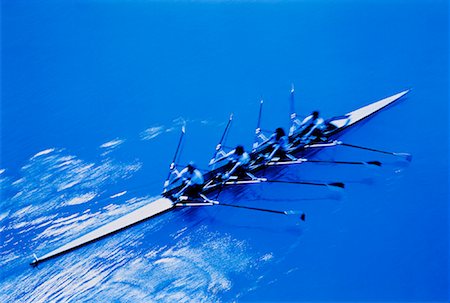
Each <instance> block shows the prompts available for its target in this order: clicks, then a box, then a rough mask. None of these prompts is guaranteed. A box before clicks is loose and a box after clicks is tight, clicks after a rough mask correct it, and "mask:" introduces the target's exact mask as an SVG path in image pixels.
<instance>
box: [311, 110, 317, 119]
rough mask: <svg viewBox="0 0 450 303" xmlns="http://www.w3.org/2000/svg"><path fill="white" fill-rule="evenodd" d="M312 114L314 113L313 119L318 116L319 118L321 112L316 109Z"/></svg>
mask: <svg viewBox="0 0 450 303" xmlns="http://www.w3.org/2000/svg"><path fill="white" fill-rule="evenodd" d="M311 115H312V117H313V119H317V118H319V112H318V111H316V110H315V111H313V112H312V114H311Z"/></svg>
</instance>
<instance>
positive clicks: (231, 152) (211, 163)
mask: <svg viewBox="0 0 450 303" xmlns="http://www.w3.org/2000/svg"><path fill="white" fill-rule="evenodd" d="M233 153H234V149H233V150H232V151H230V152H228V153H227V154H225V155H223V156H222V157H220V158H219V159H216V160H214V161H210V162H209V165H213V164H215V163H218V162H221V161H223V160H226V159H228V158H229V157H230V156H231V155H232V154H233Z"/></svg>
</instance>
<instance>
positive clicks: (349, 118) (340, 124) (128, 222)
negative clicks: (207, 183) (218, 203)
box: [31, 90, 409, 265]
mask: <svg viewBox="0 0 450 303" xmlns="http://www.w3.org/2000/svg"><path fill="white" fill-rule="evenodd" d="M408 92H409V90H405V91H403V92H401V93H398V94H395V95H393V96H390V97H387V98H385V99H382V100H380V101H377V102H374V103H371V104H369V105H367V106H364V107H362V108H360V109H357V110H355V111H352V112H350V113H348V114H346V115H344V116H340V117H335V118H332V119H330V120H329V121H328V125H331V127H332V129H330V130H329V131H328V135H327V136H328V138H331V137H334V136H335V135H337V134H338V133H341V132H342V131H343V130H345V129H346V128H348V127H349V126H352V125H354V124H356V123H357V122H360V121H362V120H364V119H366V118H369V117H370V116H372V115H374V114H375V113H377V112H379V111H381V110H382V109H384V108H385V107H387V106H389V105H390V104H392V103H394V102H395V101H397V100H399V99H400V98H401V97H403V96H404V95H406V94H407V93H408ZM323 146H324V144H322V145H321V147H323ZM309 147H311V148H312V147H314V146H312V145H311V146H308V148H309ZM208 176H209V177H211V176H215V171H214V170H213V171H211V172H209V173H207V174H206V175H205V179H208ZM230 182H231V181H230ZM234 182H237V181H234ZM173 190H175V189H172V190H170V191H168V192H166V193H164V195H165V196H170V194H171V193H172V192H173ZM191 205H192V206H197V205H193V204H191ZM200 205H206V204H205V203H201V204H199V205H198V206H200ZM209 205H211V204H209ZM176 206H179V205H174V204H173V202H172V201H171V200H170V199H168V198H161V199H158V200H156V201H154V202H151V203H150V204H147V205H145V206H143V207H141V208H139V209H137V210H135V211H133V212H131V213H129V214H127V215H125V216H123V217H121V218H119V219H117V220H115V221H112V222H110V223H108V224H106V225H103V226H102V227H100V228H98V229H96V230H94V231H91V232H90V233H87V234H86V235H84V236H82V237H80V238H78V239H75V240H73V241H71V242H69V243H67V244H65V245H63V246H61V247H59V248H58V249H56V250H53V251H51V252H49V253H47V254H46V255H44V256H42V257H37V256H36V255H34V257H35V259H34V261H33V262H31V265H37V264H38V263H40V262H43V261H45V260H48V259H51V258H53V257H56V256H59V255H61V254H64V253H66V252H69V251H71V250H74V249H76V248H78V247H81V246H83V245H86V244H88V243H91V242H94V241H96V240H99V239H101V238H104V237H106V236H108V235H111V234H114V233H116V232H118V231H120V230H122V229H125V228H127V227H130V226H132V225H135V224H137V223H139V222H142V221H144V220H147V219H149V218H152V217H155V216H157V215H160V214H163V213H165V212H167V211H170V210H172V209H174V208H175V207H176Z"/></svg>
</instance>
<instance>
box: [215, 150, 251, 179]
mask: <svg viewBox="0 0 450 303" xmlns="http://www.w3.org/2000/svg"><path fill="white" fill-rule="evenodd" d="M227 160H228V161H229V163H228V164H227V167H228V168H230V169H229V170H226V171H225V172H224V173H223V174H222V175H221V176H220V178H221V179H222V180H228V179H229V178H230V176H231V175H233V174H236V175H238V176H244V175H247V168H248V164H249V163H250V156H249V154H248V153H247V152H246V151H245V150H244V147H243V146H242V145H238V146H236V148H235V149H234V151H233V153H231V154H230V155H229V156H228V158H227Z"/></svg>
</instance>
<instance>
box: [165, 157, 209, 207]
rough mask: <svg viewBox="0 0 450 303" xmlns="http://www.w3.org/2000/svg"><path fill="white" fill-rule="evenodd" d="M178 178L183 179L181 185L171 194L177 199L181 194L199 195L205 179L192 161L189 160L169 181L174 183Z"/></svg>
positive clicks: (192, 196) (188, 195) (194, 196)
mask: <svg viewBox="0 0 450 303" xmlns="http://www.w3.org/2000/svg"><path fill="white" fill-rule="evenodd" d="M180 179H182V180H183V186H182V188H181V190H180V191H179V192H177V193H176V194H174V195H173V197H174V198H176V199H178V198H179V197H181V196H187V197H189V198H197V197H199V196H200V193H201V192H202V189H203V183H204V182H205V180H204V178H203V174H202V173H201V172H200V170H198V169H197V168H196V166H195V163H194V162H189V164H188V165H187V166H186V167H185V168H184V169H183V170H182V171H181V172H180V173H179V174H178V176H177V177H176V178H174V179H173V180H172V182H171V183H175V182H177V181H178V180H180Z"/></svg>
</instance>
